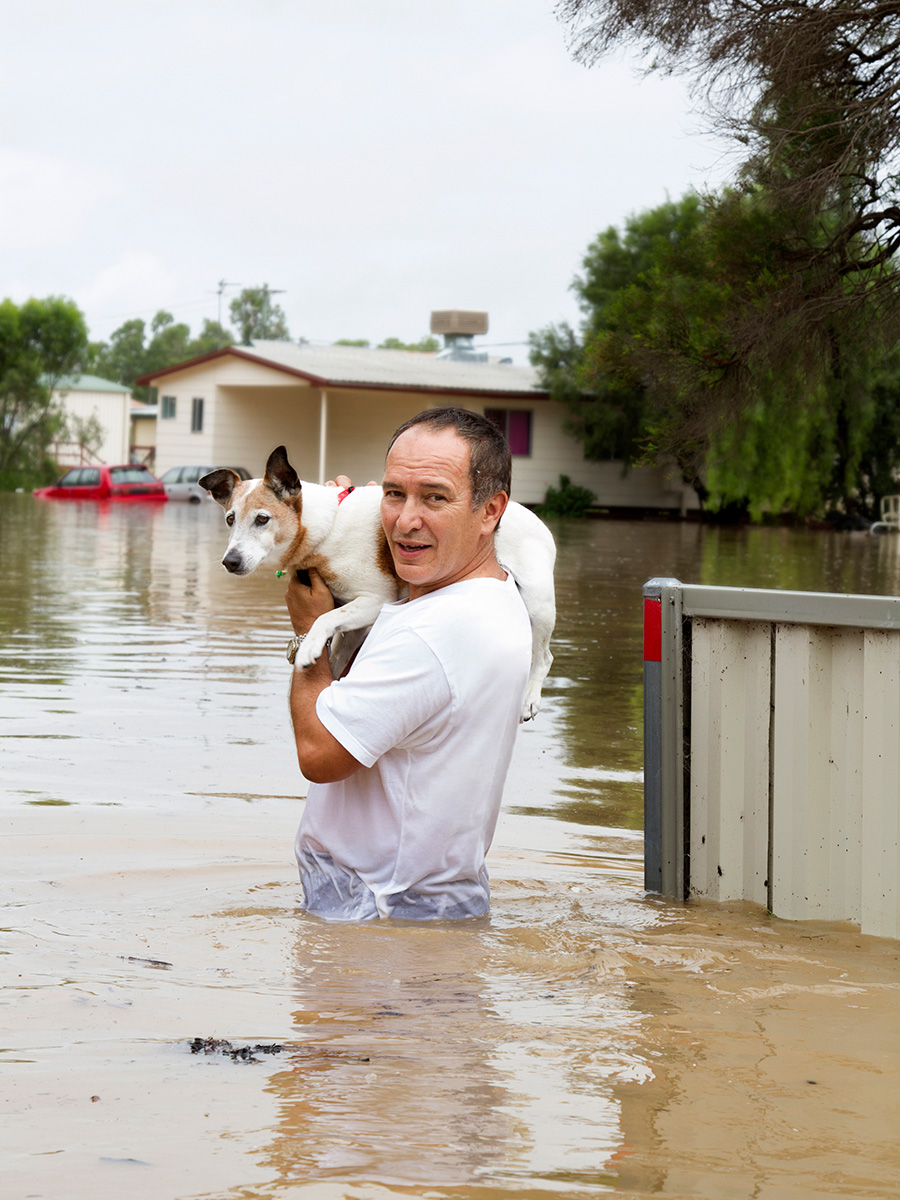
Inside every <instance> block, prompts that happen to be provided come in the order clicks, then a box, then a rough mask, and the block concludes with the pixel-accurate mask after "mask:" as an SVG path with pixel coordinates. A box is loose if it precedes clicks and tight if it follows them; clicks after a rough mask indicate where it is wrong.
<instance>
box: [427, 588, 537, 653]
mask: <svg viewBox="0 0 900 1200" xmlns="http://www.w3.org/2000/svg"><path fill="white" fill-rule="evenodd" d="M403 607H404V608H405V609H406V610H407V611H406V613H405V614H404V615H405V617H406V619H405V620H404V621H403V625H405V627H406V628H408V629H410V630H412V631H414V632H416V633H418V634H419V635H420V636H421V637H422V638H423V639H424V640H425V641H427V642H428V643H429V645H432V646H434V645H437V644H440V643H450V644H451V645H453V644H454V643H455V642H458V640H459V639H464V640H465V641H467V642H469V643H471V642H472V641H473V640H481V639H485V638H486V639H489V640H490V639H493V638H500V639H501V641H502V642H504V643H506V644H508V643H509V641H515V639H516V638H517V637H519V638H527V639H528V640H529V641H530V636H531V632H530V631H531V625H530V622H529V619H528V613H527V612H526V610H525V605H524V603H523V601H522V598H521V596H520V595H519V592H518V589H517V588H516V586H515V582H514V581H513V579H512V577H511V576H510V577H509V578H508V579H506V580H499V579H487V578H478V579H464V580H461V581H460V582H459V583H452V584H449V585H448V586H447V587H444V588H438V589H437V591H434V592H430V593H429V594H428V596H423V597H421V598H420V599H419V600H416V601H413V602H412V603H409V604H406V605H404V606H403Z"/></svg>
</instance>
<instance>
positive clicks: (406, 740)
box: [296, 575, 531, 920]
mask: <svg viewBox="0 0 900 1200" xmlns="http://www.w3.org/2000/svg"><path fill="white" fill-rule="evenodd" d="M530 665H531V625H530V622H529V619H528V614H527V612H526V610H525V606H524V604H523V603H522V599H521V597H520V596H519V593H518V590H517V588H516V585H515V581H514V580H513V577H512V576H511V575H509V576H508V577H507V578H506V579H505V580H499V579H490V578H476V579H466V580H462V581H461V582H459V583H454V584H450V585H448V586H447V587H444V588H440V589H438V590H437V591H435V592H430V593H429V594H427V595H425V596H421V597H419V598H418V599H416V600H410V601H407V602H405V603H403V602H399V603H396V604H386V605H385V606H384V607H383V608H382V610H381V613H380V614H379V616H378V619H377V621H376V622H375V624H374V626H373V627H372V630H371V632H370V633H369V635H368V637H367V638H366V640H365V642H364V644H363V647H362V650H361V651H360V652H359V654H358V655H357V658H356V661H355V662H354V664H353V667H352V668H351V670H350V672H349V673H348V674H347V675H346V676H345V677H344V678H343V679H341V680H336V681H335V682H334V683H333V684H331V686H330V687H328V688H326V689H325V691H323V692H322V693H321V695H320V696H319V699H318V702H317V705H316V712H317V713H318V716H319V719H320V721H321V722H322V724H323V725H324V726H325V728H326V729H327V730H328V731H329V732H330V733H331V734H332V735H333V736H334V737H335V738H337V740H338V741H339V742H340V743H341V745H342V746H343V747H344V748H345V749H346V750H348V751H349V752H350V753H351V754H352V755H353V756H354V758H356V759H358V760H359V762H361V763H362V764H363V766H362V768H361V769H360V770H359V771H356V772H355V773H354V774H353V775H351V776H350V777H349V778H348V779H345V780H342V781H341V782H338V783H327V784H311V785H310V788H309V794H308V796H307V800H306V807H305V810H304V814H303V819H302V821H301V824H300V829H299V831H298V834H297V842H296V852H297V861H298V864H299V866H300V874H301V878H302V880H303V888H304V893H305V897H306V907H307V910H308V911H310V912H312V913H315V914H317V915H319V916H323V917H330V918H331V919H333V920H361V919H362V920H365V919H370V918H373V917H389V916H394V917H403V918H412V919H423V918H436V917H447V918H458V917H466V916H473V917H477V916H483V915H484V914H485V913H487V911H488V907H489V902H490V890H489V886H488V878H487V870H486V868H485V865H484V858H485V854H486V853H487V850H488V847H489V846H490V844H491V839H492V837H493V834H494V827H495V825H496V822H497V815H498V812H499V808H500V799H501V796H502V792H503V785H504V782H505V779H506V773H507V769H508V767H509V762H510V758H511V757H512V750H513V743H514V741H515V736H516V730H517V727H518V722H519V713H520V709H521V705H522V700H523V697H524V694H525V686H526V683H527V680H528V673H529V668H530Z"/></svg>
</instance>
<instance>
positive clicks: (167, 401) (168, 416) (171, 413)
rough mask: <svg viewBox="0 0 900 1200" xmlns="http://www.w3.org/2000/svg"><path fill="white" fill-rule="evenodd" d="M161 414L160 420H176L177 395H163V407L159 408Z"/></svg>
mask: <svg viewBox="0 0 900 1200" xmlns="http://www.w3.org/2000/svg"><path fill="white" fill-rule="evenodd" d="M159 416H160V420H162V421H174V419H175V397H174V396H163V397H162V403H161V407H160V410H159Z"/></svg>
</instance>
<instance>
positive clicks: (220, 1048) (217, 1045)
mask: <svg viewBox="0 0 900 1200" xmlns="http://www.w3.org/2000/svg"><path fill="white" fill-rule="evenodd" d="M283 1049H284V1046H281V1045H279V1044H278V1043H277V1042H272V1043H270V1044H269V1045H262V1044H260V1043H257V1044H256V1045H255V1046H232V1044H231V1042H226V1041H225V1040H224V1039H222V1038H202V1037H195V1038H194V1040H193V1041H192V1042H191V1054H224V1055H226V1056H227V1057H228V1058H231V1059H234V1061H235V1062H237V1061H238V1060H240V1061H241V1062H259V1059H258V1058H256V1057H254V1056H255V1055H257V1054H280V1053H281V1052H282V1050H283Z"/></svg>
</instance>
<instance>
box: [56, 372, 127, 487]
mask: <svg viewBox="0 0 900 1200" xmlns="http://www.w3.org/2000/svg"><path fill="white" fill-rule="evenodd" d="M52 394H53V398H54V399H55V400H58V401H59V403H60V404H61V406H62V410H63V412H64V414H65V416H66V418H67V423H68V432H67V435H65V436H64V438H63V439H61V440H60V441H59V442H57V443H55V445H54V446H53V447H52V448H51V449H52V450H53V453H54V457H55V458H56V461H57V463H58V464H59V466H60V467H77V466H81V465H83V464H84V463H86V462H87V461H88V460H90V461H91V462H102V463H127V462H128V450H129V442H130V434H131V425H130V422H131V388H130V387H128V385H127V384H124V383H111V382H110V381H109V380H108V379H101V378H100V377H99V376H97V375H72V376H66V377H64V378H62V379H60V380H59V381H58V382H57V384H56V385H55V386H54V388H53V389H52ZM92 417H95V418H96V420H97V423H98V425H99V428H100V430H101V431H102V440H101V442H100V445H99V446H98V447H97V449H96V450H94V451H93V452H91V453H88V452H86V450H85V448H84V447H83V446H82V445H81V443H80V441H79V439H78V437H77V436H76V434H77V428H76V422H86V421H89V420H90V419H91V418H92ZM72 418H75V421H72Z"/></svg>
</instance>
